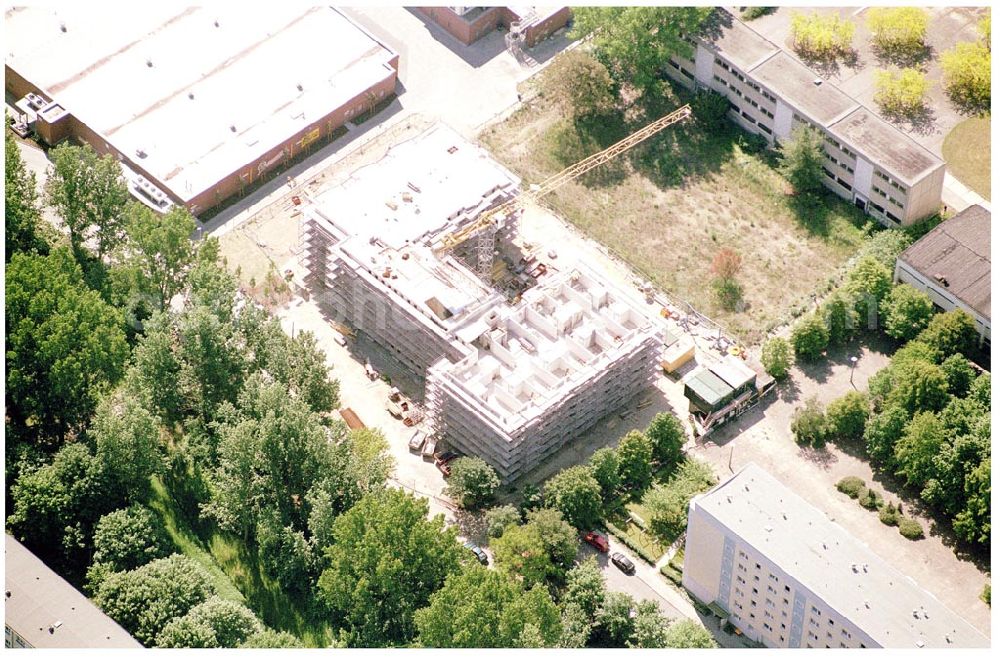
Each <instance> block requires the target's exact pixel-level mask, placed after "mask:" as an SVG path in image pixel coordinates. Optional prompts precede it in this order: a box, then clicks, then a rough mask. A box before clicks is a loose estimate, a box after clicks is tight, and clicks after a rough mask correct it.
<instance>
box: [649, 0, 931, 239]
mask: <svg viewBox="0 0 1000 659" xmlns="http://www.w3.org/2000/svg"><path fill="white" fill-rule="evenodd" d="M717 12H718V15H717V18H718V21H717V22H716V24H715V26H714V27H713V28H712V29H710V30H708V32H709V34H708V35H706V36H704V37H702V38H699V39H694V38H690V39H689V41H690V43H691V45H692V48H693V49H694V56H693V58H692V59H687V58H684V57H682V56H680V55H675V56H673V57H671V58H670V60H669V61H668V64H669V66H667V67H665V71H666V73H667V74H668V75H669V76H670V77H671V78H673V79H675V80H677V81H678V82H680V83H681V84H683V85H685V86H687V87H689V88H692V89H694V88H701V89H711V90H714V91H716V92H718V93H720V94H723V95H724V96H726V98H727V99H729V107H730V112H729V117H730V118H731V119H732V120H733V121H735V122H736V123H737V124H738V125H739V126H741V127H742V128H743V129H745V130H748V131H750V132H753V133H756V134H758V135H761V136H763V137H764V138H766V139H767V140H768V142H770V143H772V144H773V143H775V142H777V141H783V140H786V139H788V137H790V136H791V134H792V132H793V130H794V129H795V128H796V127H798V126H802V125H806V126H812V127H813V128H816V129H817V130H819V131H820V132H821V133H822V134H823V135H824V137H825V138H826V143H825V145H824V146H825V155H826V159H827V162H826V164H825V166H824V168H823V170H824V172H825V174H826V180H825V181H824V182H825V183H826V185H827V187H828V188H830V190H832V191H833V192H835V193H836V194H838V195H839V196H841V197H843V198H844V199H846V200H847V201H849V202H851V203H853V204H855V205H856V206H857V207H858V208H861V209H862V210H864V211H865V212H866V213H868V214H870V215H872V216H873V217H875V218H877V219H878V220H879V221H880V222H881V223H882V224H885V225H886V226H896V227H898V226H907V225H910V224H913V223H914V222H917V221H918V220H921V219H923V218H925V217H927V216H929V215H933V214H934V213H936V212H937V211H938V210H939V208H940V206H941V191H942V189H943V187H944V174H945V165H944V162H943V161H942V160H941V159H940V158H938V157H937V156H935V155H934V154H933V153H931V152H930V151H928V150H927V149H925V148H924V147H922V146H920V145H919V144H917V143H916V142H915V141H914V140H913V139H912V138H910V136H909V135H907V134H905V133H903V132H902V131H900V130H898V129H897V128H895V127H894V126H892V125H891V124H889V123H888V122H886V121H884V120H882V119H881V118H880V117H879V116H878V115H877V114H875V113H874V112H871V111H870V110H868V109H867V108H866V107H864V106H863V105H861V104H860V103H858V102H857V101H856V100H854V99H853V98H851V97H850V96H848V95H847V94H845V93H844V92H842V91H841V90H840V89H838V88H837V86H836V85H834V84H833V83H831V82H829V81H826V80H824V79H823V78H821V77H819V75H817V73H816V72H815V71H813V70H812V69H810V68H809V67H808V66H806V65H805V64H803V63H802V62H801V61H799V60H798V59H796V58H795V57H794V56H792V55H791V54H789V53H788V52H786V51H785V50H784V49H783V48H781V46H779V45H778V44H775V43H773V42H771V41H769V40H768V39H766V38H765V37H763V36H762V35H760V34H758V33H757V32H756V31H755V30H754V29H753V28H752V27H750V26H749V25H747V24H746V23H744V22H742V21H741V20H740V19H739V18H737V17H736V16H735V15H733V14H732V13H731V12H729V11H727V10H724V9H719V10H717Z"/></svg>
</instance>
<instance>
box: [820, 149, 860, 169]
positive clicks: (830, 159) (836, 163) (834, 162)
mask: <svg viewBox="0 0 1000 659" xmlns="http://www.w3.org/2000/svg"><path fill="white" fill-rule="evenodd" d="M823 155H824V156H826V158H827V160H829V161H830V162H832V163H833V164H835V165H840V167H841V169H846V170H847V172H848V173H849V174H853V173H854V168H853V167H851V166H850V165H848V164H847V163H846V162H840V161H839V160H837V159H836V158H834V157H833V156H831V155H830V154H829V153H827V152H826V151H824V152H823Z"/></svg>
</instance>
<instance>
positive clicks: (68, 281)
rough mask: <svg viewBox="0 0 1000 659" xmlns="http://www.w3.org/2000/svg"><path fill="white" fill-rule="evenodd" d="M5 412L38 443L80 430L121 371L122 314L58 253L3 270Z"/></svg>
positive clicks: (124, 348)
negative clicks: (35, 436) (28, 427)
mask: <svg viewBox="0 0 1000 659" xmlns="http://www.w3.org/2000/svg"><path fill="white" fill-rule="evenodd" d="M6 295H7V297H6V330H7V390H6V402H7V414H8V416H9V418H10V419H11V420H13V421H14V422H15V423H17V424H19V425H25V424H28V423H30V424H31V425H32V426H33V427H34V428H35V431H36V433H37V434H38V435H39V436H40V438H42V439H43V440H44V439H46V438H61V437H63V436H64V435H65V434H66V433H67V432H68V431H71V430H73V431H79V430H80V429H81V427H82V425H83V424H84V423H85V422H86V421H87V419H89V418H90V416H91V414H93V411H94V406H95V405H96V403H97V399H98V397H99V396H100V395H101V393H103V392H104V391H106V390H107V389H108V388H109V387H110V385H111V384H113V383H114V382H116V381H117V380H118V379H119V378H120V377H121V376H122V373H123V371H124V365H125V360H126V358H127V357H128V344H127V343H126V340H125V332H124V331H123V330H122V317H121V314H120V313H119V312H118V311H116V310H115V309H114V308H112V307H110V306H109V305H108V304H107V303H105V302H104V300H102V299H101V297H100V295H99V294H98V293H97V292H95V291H91V290H89V289H88V288H87V287H86V285H85V284H84V282H83V273H82V272H81V271H80V268H79V266H78V265H77V264H76V263H74V262H73V258H72V256H70V254H69V253H68V251H67V250H66V249H64V248H62V249H56V250H53V251H52V252H51V253H50V254H48V255H47V256H39V255H36V254H25V253H18V254H15V255H14V256H13V258H11V260H10V263H9V264H8V265H7V275H6Z"/></svg>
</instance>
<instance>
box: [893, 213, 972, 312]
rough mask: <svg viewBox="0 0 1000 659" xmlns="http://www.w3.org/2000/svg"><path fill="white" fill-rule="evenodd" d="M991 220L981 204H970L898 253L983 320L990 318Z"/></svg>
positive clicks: (904, 260) (911, 265) (905, 261)
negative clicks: (973, 310)
mask: <svg viewBox="0 0 1000 659" xmlns="http://www.w3.org/2000/svg"><path fill="white" fill-rule="evenodd" d="M990 219H991V216H990V212H989V211H988V210H986V209H985V208H983V207H982V206H969V207H968V208H966V209H965V210H964V211H962V212H961V213H959V214H958V215H956V216H955V217H953V218H951V219H950V220H945V221H944V222H942V223H941V224H939V225H937V226H936V227H934V228H933V229H931V230H930V231H929V232H928V233H927V235H926V236H924V237H923V238H921V239H920V240H918V241H917V242H915V243H913V244H912V245H910V246H909V247H908V248H906V251H904V252H903V253H902V254H900V255H899V260H900V261H902V262H904V263H906V264H908V265H909V266H910V267H911V268H913V269H914V270H916V271H917V272H919V273H920V274H922V275H924V276H925V277H927V278H928V279H929V280H931V281H932V282H936V285H937V286H939V287H940V288H941V289H942V290H946V291H948V292H949V293H951V294H952V295H954V296H955V297H956V298H958V299H959V300H961V301H962V302H964V303H965V304H967V305H969V307H971V308H972V309H975V310H976V312H977V313H979V314H980V315H981V316H983V317H984V318H986V319H989V318H990ZM939 277H940V278H943V279H944V281H946V282H948V283H947V285H945V284H944V283H943V282H941V280H940V279H939Z"/></svg>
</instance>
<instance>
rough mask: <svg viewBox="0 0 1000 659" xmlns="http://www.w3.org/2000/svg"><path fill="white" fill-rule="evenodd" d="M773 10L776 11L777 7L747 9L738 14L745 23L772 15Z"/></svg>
mask: <svg viewBox="0 0 1000 659" xmlns="http://www.w3.org/2000/svg"><path fill="white" fill-rule="evenodd" d="M775 9H777V7H747V8H746V9H744V10H743V11H742V12H740V18H742V19H743V20H745V21H752V20H754V19H755V18H760V17H761V16H767V15H768V14H773V13H774V10H775Z"/></svg>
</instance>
